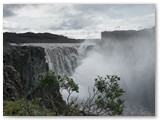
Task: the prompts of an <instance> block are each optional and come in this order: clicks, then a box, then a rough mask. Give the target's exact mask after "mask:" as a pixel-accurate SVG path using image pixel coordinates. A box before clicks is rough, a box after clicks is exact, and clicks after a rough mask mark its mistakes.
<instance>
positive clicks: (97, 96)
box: [82, 75, 125, 115]
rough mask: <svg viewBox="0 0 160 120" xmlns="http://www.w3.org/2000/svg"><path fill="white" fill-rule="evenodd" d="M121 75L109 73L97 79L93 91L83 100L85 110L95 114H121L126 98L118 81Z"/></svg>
mask: <svg viewBox="0 0 160 120" xmlns="http://www.w3.org/2000/svg"><path fill="white" fill-rule="evenodd" d="M119 80H120V77H118V76H116V75H107V76H106V77H104V78H103V77H100V76H98V78H96V79H95V84H94V88H93V93H92V95H91V93H90V91H89V90H88V92H89V97H88V98H87V99H86V101H83V102H82V106H83V107H82V108H83V111H84V112H86V113H87V114H95V115H121V114H122V112H123V108H124V100H122V99H121V96H122V95H123V93H124V92H125V91H124V90H123V89H122V88H120V86H119V84H118V81H119Z"/></svg>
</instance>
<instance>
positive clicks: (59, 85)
mask: <svg viewBox="0 0 160 120" xmlns="http://www.w3.org/2000/svg"><path fill="white" fill-rule="evenodd" d="M119 80H120V77H118V76H116V75H114V76H112V75H111V76H109V75H107V76H106V77H104V78H103V77H100V76H98V78H96V79H95V84H94V87H93V90H92V91H90V90H89V89H88V93H89V96H88V98H87V99H85V100H83V101H82V102H81V103H79V102H78V98H73V96H72V93H73V92H76V93H78V92H79V86H78V84H76V83H75V82H74V80H73V79H72V78H68V77H61V76H59V75H56V74H55V73H54V72H46V73H42V74H40V75H39V79H38V86H39V88H40V89H41V90H42V93H43V95H42V97H41V98H36V99H32V100H27V99H19V100H16V101H4V112H3V113H4V115H7V116H8V115H15V116H57V115H63V116H64V115H65V116H79V115H121V114H122V112H123V108H124V100H122V98H121V96H122V95H123V93H124V90H123V89H122V88H120V86H119V84H118V81H119ZM64 90H65V91H66V92H67V93H68V96H67V99H66V101H64V100H63V99H62V96H61V93H62V91H64Z"/></svg>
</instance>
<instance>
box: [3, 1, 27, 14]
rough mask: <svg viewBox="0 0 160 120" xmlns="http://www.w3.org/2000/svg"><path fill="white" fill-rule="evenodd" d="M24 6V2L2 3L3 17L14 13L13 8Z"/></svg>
mask: <svg viewBox="0 0 160 120" xmlns="http://www.w3.org/2000/svg"><path fill="white" fill-rule="evenodd" d="M24 6H26V5H25V4H4V5H3V17H11V16H14V15H16V13H15V10H18V9H19V8H21V7H24Z"/></svg>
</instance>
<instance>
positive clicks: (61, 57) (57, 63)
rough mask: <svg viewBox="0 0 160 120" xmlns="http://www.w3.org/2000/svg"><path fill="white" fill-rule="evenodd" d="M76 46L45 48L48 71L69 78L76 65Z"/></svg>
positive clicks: (77, 53)
mask: <svg viewBox="0 0 160 120" xmlns="http://www.w3.org/2000/svg"><path fill="white" fill-rule="evenodd" d="M77 49H78V46H77V45H73V46H67V45H66V46H63V45H61V46H54V47H45V53H46V60H47V63H48V65H49V69H50V70H54V71H55V73H56V74H58V75H61V76H70V75H71V74H73V72H74V70H75V68H76V67H77V65H78V60H79V56H80V54H79V52H78V50H77Z"/></svg>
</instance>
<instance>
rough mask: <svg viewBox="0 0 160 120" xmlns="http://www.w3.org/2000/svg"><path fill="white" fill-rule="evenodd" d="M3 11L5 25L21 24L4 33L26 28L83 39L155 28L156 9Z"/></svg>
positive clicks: (36, 7) (20, 7) (27, 7)
mask: <svg viewBox="0 0 160 120" xmlns="http://www.w3.org/2000/svg"><path fill="white" fill-rule="evenodd" d="M3 10H4V11H3V13H4V21H7V22H9V23H18V27H12V26H8V27H7V28H6V27H4V29H7V30H9V29H11V30H12V31H14V30H15V32H17V31H21V30H23V28H24V29H26V30H27V29H28V30H29V31H38V32H42V31H44V32H45V31H50V32H52V33H55V32H56V33H58V32H59V33H62V34H63V35H64V34H65V35H67V36H72V35H73V36H76V34H81V36H82V37H83V36H95V31H104V30H114V29H115V28H117V26H120V27H118V28H119V29H125V30H127V29H136V30H137V29H140V28H148V27H150V26H154V25H155V5H145V4H144V5H143V4H141V5H137V4H5V5H4V7H3ZM9 27H10V28H9ZM60 31H61V32H60ZM62 31H63V32H62ZM74 31H75V32H74ZM82 31H83V32H82ZM84 31H85V32H84ZM87 31H88V32H87ZM69 32H71V33H69ZM91 33H92V34H91ZM98 34H100V33H99V32H98ZM96 35H97V34H96ZM77 36H79V35H77ZM97 36H98V35H97Z"/></svg>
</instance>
